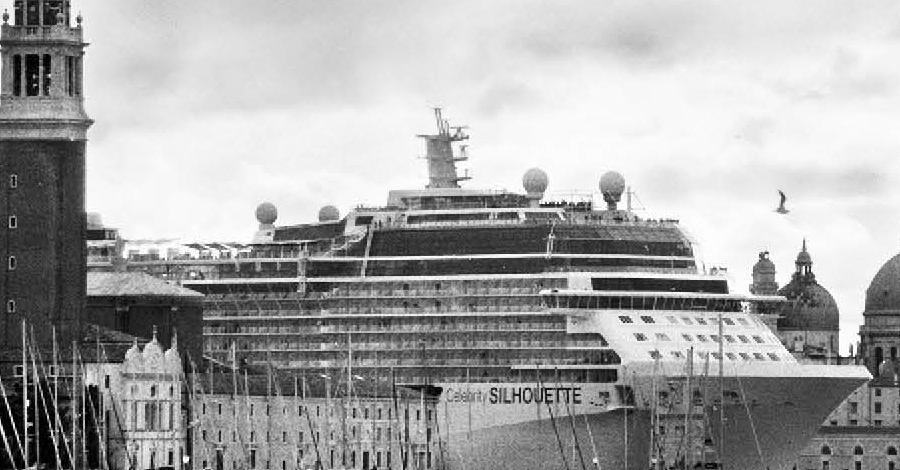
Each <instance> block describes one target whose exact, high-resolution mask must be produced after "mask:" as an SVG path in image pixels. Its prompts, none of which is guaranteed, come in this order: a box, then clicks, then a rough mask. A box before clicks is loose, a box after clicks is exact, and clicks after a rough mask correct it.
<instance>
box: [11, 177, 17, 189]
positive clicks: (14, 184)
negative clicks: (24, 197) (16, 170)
mask: <svg viewBox="0 0 900 470" xmlns="http://www.w3.org/2000/svg"><path fill="white" fill-rule="evenodd" d="M9 187H10V188H12V189H16V188H18V187H19V175H9Z"/></svg>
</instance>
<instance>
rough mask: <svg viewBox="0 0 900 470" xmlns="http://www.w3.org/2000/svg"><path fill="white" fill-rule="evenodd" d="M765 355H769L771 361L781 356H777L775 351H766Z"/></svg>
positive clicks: (777, 359) (778, 359)
mask: <svg viewBox="0 0 900 470" xmlns="http://www.w3.org/2000/svg"><path fill="white" fill-rule="evenodd" d="M766 355H767V356H769V359H771V360H773V361H780V360H781V358H779V357H778V355H777V354H775V353H766Z"/></svg>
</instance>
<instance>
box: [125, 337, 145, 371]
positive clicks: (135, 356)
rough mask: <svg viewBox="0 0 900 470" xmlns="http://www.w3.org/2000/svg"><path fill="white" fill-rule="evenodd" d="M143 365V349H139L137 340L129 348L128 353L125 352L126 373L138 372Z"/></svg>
mask: <svg viewBox="0 0 900 470" xmlns="http://www.w3.org/2000/svg"><path fill="white" fill-rule="evenodd" d="M143 365H144V358H143V356H142V355H141V348H139V347H138V344H137V339H135V340H134V344H132V345H131V347H130V348H128V351H125V371H127V372H138V371H140V369H141V367H142V366H143Z"/></svg>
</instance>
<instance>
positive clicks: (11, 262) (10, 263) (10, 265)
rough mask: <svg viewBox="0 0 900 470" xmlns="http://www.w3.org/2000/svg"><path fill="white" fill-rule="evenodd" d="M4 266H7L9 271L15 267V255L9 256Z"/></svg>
mask: <svg viewBox="0 0 900 470" xmlns="http://www.w3.org/2000/svg"><path fill="white" fill-rule="evenodd" d="M6 266H7V268H9V270H10V271H12V270H14V269H16V257H15V256H10V257H9V259H8V260H7V263H6Z"/></svg>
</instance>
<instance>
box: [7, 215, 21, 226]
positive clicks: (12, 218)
mask: <svg viewBox="0 0 900 470" xmlns="http://www.w3.org/2000/svg"><path fill="white" fill-rule="evenodd" d="M18 226H19V219H18V218H16V216H14V215H11V216H9V228H18Z"/></svg>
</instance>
